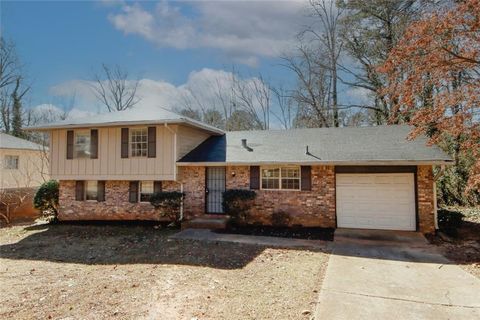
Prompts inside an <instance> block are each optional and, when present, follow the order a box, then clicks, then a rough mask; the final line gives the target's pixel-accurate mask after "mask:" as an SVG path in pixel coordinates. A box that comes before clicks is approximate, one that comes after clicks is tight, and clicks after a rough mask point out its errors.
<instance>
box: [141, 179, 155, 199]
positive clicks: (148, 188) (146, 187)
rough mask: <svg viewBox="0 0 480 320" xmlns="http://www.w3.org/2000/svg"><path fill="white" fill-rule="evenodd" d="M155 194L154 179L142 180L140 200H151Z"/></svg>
mask: <svg viewBox="0 0 480 320" xmlns="http://www.w3.org/2000/svg"><path fill="white" fill-rule="evenodd" d="M152 194H153V181H140V202H149V201H150V197H151V196H152Z"/></svg>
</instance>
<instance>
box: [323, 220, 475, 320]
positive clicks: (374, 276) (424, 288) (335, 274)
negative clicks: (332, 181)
mask: <svg viewBox="0 0 480 320" xmlns="http://www.w3.org/2000/svg"><path fill="white" fill-rule="evenodd" d="M315 319H349V320H352V319H396V320H397V319H436V320H438V319H480V280H479V279H477V278H476V277H474V276H473V275H471V274H469V273H467V272H465V271H464V270H463V269H461V268H460V267H458V266H456V265H453V264H451V263H450V262H449V261H448V260H447V259H446V258H444V257H443V256H442V255H440V254H439V253H437V252H436V251H435V248H434V247H432V246H430V245H428V244H427V242H426V240H425V238H424V237H423V236H422V235H420V234H418V233H414V232H391V231H372V230H348V229H343V230H342V229H339V230H337V231H336V233H335V241H334V249H333V253H332V255H331V257H330V260H329V263H328V268H327V272H326V275H325V279H324V281H323V285H322V289H321V291H320V295H319V301H318V305H317V309H316V312H315Z"/></svg>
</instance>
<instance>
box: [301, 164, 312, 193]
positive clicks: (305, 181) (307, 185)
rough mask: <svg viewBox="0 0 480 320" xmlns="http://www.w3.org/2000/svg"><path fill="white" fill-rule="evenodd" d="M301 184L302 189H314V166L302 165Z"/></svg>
mask: <svg viewBox="0 0 480 320" xmlns="http://www.w3.org/2000/svg"><path fill="white" fill-rule="evenodd" d="M301 179H302V180H301V185H302V190H304V191H309V190H312V167H311V166H301Z"/></svg>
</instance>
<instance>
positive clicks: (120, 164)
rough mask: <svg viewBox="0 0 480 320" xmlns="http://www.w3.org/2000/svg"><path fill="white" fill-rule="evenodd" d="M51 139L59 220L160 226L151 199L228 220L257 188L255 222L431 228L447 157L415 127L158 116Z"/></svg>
mask: <svg viewBox="0 0 480 320" xmlns="http://www.w3.org/2000/svg"><path fill="white" fill-rule="evenodd" d="M32 129H34V130H43V131H49V132H50V137H51V145H50V152H51V175H52V178H53V179H58V180H59V181H60V213H59V219H61V220H138V219H141V220H157V219H159V217H158V214H156V212H155V209H154V208H153V206H152V205H151V204H150V203H149V202H148V198H149V195H150V194H152V193H153V192H156V191H160V190H168V191H171V190H177V191H183V192H184V193H185V199H184V203H183V217H184V219H191V218H192V217H195V216H199V215H203V214H205V213H213V214H222V205H221V202H222V192H223V191H224V190H225V189H253V190H256V192H257V195H258V196H257V198H256V200H255V205H254V208H253V212H252V222H256V223H264V224H269V223H271V216H272V214H273V213H275V212H280V211H283V212H287V213H289V214H290V216H291V224H292V225H303V226H319V227H347V228H372V229H394V230H420V231H422V232H425V233H427V232H432V231H433V230H434V225H435V222H434V215H435V206H436V204H435V196H434V195H435V191H434V177H433V173H432V166H433V165H445V164H448V163H450V162H451V159H450V158H449V157H448V156H447V155H446V154H445V153H444V152H442V151H441V150H440V149H439V148H437V147H436V146H427V145H426V141H427V140H426V138H425V137H419V138H417V139H416V140H414V141H408V140H406V137H407V135H408V133H409V131H410V128H409V127H407V126H377V127H358V128H321V129H294V130H269V131H238V132H227V133H224V132H223V131H221V130H219V129H217V128H214V127H211V126H208V125H206V124H203V123H201V122H198V121H195V120H192V119H189V118H186V117H184V116H181V115H178V114H175V113H173V112H170V111H167V110H164V109H158V110H157V111H155V112H151V113H146V112H139V111H137V110H128V111H123V112H117V113H109V114H103V115H98V116H95V117H91V118H88V119H78V120H66V121H62V122H58V123H54V124H49V125H45V126H39V127H35V128H32Z"/></svg>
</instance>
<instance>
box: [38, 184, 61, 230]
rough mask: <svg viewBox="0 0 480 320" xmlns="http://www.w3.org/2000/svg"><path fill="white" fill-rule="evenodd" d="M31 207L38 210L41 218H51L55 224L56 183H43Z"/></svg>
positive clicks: (56, 213)
mask: <svg viewBox="0 0 480 320" xmlns="http://www.w3.org/2000/svg"><path fill="white" fill-rule="evenodd" d="M33 206H34V207H35V208H36V209H38V210H40V212H41V213H42V215H43V216H53V218H52V219H51V221H52V222H56V221H57V220H58V218H57V216H58V181H55V180H50V181H47V182H44V183H43V184H42V185H41V186H40V188H38V190H37V193H36V194H35V197H34V198H33Z"/></svg>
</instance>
